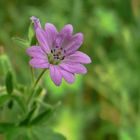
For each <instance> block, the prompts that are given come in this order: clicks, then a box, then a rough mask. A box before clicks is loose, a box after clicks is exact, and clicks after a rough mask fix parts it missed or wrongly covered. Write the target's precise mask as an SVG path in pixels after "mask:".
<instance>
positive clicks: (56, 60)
mask: <svg viewBox="0 0 140 140" xmlns="http://www.w3.org/2000/svg"><path fill="white" fill-rule="evenodd" d="M65 52H66V51H65V50H64V49H63V48H62V47H59V46H56V47H55V48H53V49H51V53H50V54H48V60H49V62H50V63H51V64H54V65H58V64H60V62H61V61H62V60H63V59H64V58H65Z"/></svg>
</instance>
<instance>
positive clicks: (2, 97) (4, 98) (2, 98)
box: [0, 94, 10, 107]
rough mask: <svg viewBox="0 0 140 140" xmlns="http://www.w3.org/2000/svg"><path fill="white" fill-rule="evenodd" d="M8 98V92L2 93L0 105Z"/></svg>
mask: <svg viewBox="0 0 140 140" xmlns="http://www.w3.org/2000/svg"><path fill="white" fill-rule="evenodd" d="M9 99H10V96H9V95H8V94H3V95H1V96H0V107H1V106H2V105H3V104H4V103H5V102H6V101H8V100H9Z"/></svg>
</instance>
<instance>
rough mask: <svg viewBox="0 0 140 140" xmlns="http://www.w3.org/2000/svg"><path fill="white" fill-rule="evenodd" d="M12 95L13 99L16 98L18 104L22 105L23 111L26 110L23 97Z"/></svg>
mask: <svg viewBox="0 0 140 140" xmlns="http://www.w3.org/2000/svg"><path fill="white" fill-rule="evenodd" d="M11 97H12V99H13V100H15V101H16V102H17V104H18V105H19V106H20V108H21V110H22V111H23V112H26V107H25V104H24V100H23V97H21V96H18V95H12V96H11Z"/></svg>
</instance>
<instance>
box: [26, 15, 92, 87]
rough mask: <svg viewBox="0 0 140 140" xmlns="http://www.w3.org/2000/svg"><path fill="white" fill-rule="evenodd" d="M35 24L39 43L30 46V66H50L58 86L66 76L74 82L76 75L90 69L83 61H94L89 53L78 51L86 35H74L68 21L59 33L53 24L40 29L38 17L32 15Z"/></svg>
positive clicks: (68, 80) (48, 67) (52, 77)
mask: <svg viewBox="0 0 140 140" xmlns="http://www.w3.org/2000/svg"><path fill="white" fill-rule="evenodd" d="M31 20H32V22H33V23H34V29H35V33H36V38H37V40H38V44H39V45H34V46H31V47H30V48H28V49H27V54H28V55H29V56H31V57H32V59H31V60H30V62H29V63H30V65H31V66H32V67H34V68H42V69H50V76H51V79H52V80H53V82H54V83H55V84H56V85H57V86H59V85H60V84H61V82H62V78H64V79H65V80H66V81H67V82H68V83H73V82H74V80H75V77H74V75H75V74H85V73H86V72H87V69H86V68H85V67H84V66H83V65H82V64H88V63H91V59H90V58H89V56H88V55H86V54H84V53H82V52H80V51H77V50H78V49H79V47H80V46H81V45H82V43H83V34H82V33H77V34H75V35H73V34H72V33H73V27H72V25H70V24H68V25H65V26H64V28H63V29H62V30H61V31H60V32H58V31H57V29H56V28H55V26H54V25H53V24H51V23H46V25H45V29H42V28H41V24H40V21H39V19H37V18H36V17H31Z"/></svg>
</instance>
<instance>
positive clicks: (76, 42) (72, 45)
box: [64, 33, 83, 55]
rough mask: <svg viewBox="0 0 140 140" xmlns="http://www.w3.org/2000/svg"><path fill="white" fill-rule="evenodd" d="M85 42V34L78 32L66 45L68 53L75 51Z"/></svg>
mask: <svg viewBox="0 0 140 140" xmlns="http://www.w3.org/2000/svg"><path fill="white" fill-rule="evenodd" d="M82 43H83V34H82V33H77V34H75V35H74V36H73V37H72V38H71V39H70V40H69V43H67V45H66V46H65V47H64V48H65V49H66V53H67V55H69V54H72V53H74V52H75V51H76V50H77V49H79V47H80V46H81V45H82Z"/></svg>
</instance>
